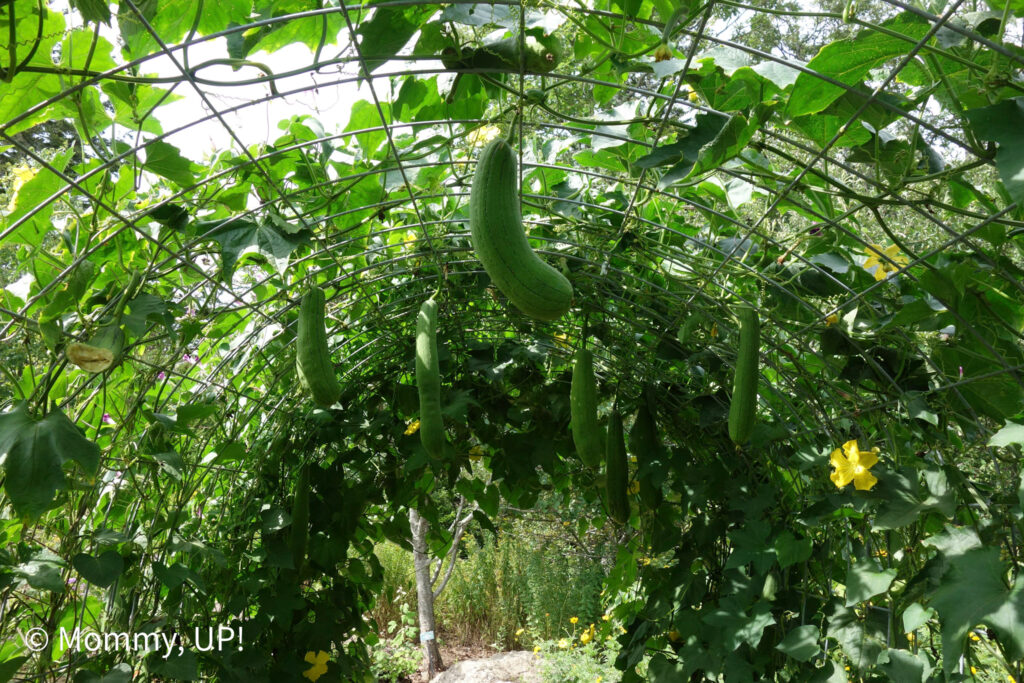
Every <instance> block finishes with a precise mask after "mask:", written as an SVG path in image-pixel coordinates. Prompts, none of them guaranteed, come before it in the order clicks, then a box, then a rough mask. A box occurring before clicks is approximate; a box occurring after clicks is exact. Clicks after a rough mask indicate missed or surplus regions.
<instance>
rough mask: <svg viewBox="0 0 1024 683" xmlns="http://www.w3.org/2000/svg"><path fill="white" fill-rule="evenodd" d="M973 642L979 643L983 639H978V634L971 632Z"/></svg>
mask: <svg viewBox="0 0 1024 683" xmlns="http://www.w3.org/2000/svg"><path fill="white" fill-rule="evenodd" d="M971 640H973V641H974V642H978V641H979V640H981V638H979V637H978V634H977V633H975V632H974V631H971Z"/></svg>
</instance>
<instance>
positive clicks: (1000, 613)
mask: <svg viewBox="0 0 1024 683" xmlns="http://www.w3.org/2000/svg"><path fill="white" fill-rule="evenodd" d="M944 554H945V555H946V559H947V560H948V561H949V569H948V570H947V572H946V574H945V575H944V576H943V582H942V585H941V586H939V587H938V588H937V589H936V590H935V592H934V593H933V594H932V606H933V607H934V608H935V611H936V612H938V614H939V621H940V622H941V624H942V666H943V670H944V671H945V672H946V674H947V675H949V674H950V673H952V672H953V671H954V669H956V667H957V664H958V661H959V659H960V655H961V654H963V652H964V647H965V645H966V640H967V633H968V631H969V630H970V629H972V628H974V627H975V626H977V625H978V624H987V625H988V626H991V627H992V628H993V629H995V630H996V631H997V633H998V634H999V636H1000V642H1001V643H1002V644H1003V645H1004V647H1007V648H1009V650H1010V655H1011V657H1012V658H1017V657H1019V656H1020V653H1021V652H1024V581H1018V582H1017V583H1016V585H1014V586H1013V588H1007V587H1006V582H1005V580H1004V577H1005V574H1006V569H1005V567H1004V566H1003V563H1002V561H1001V560H1000V559H999V549H998V548H992V547H983V548H974V549H971V550H967V551H966V552H962V553H958V554H952V553H950V554H946V553H944Z"/></svg>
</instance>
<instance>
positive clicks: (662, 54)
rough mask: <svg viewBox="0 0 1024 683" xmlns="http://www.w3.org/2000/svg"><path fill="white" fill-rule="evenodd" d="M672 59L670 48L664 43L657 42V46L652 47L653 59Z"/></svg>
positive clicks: (660, 60)
mask: <svg viewBox="0 0 1024 683" xmlns="http://www.w3.org/2000/svg"><path fill="white" fill-rule="evenodd" d="M669 59H672V48H670V47H669V46H668V45H666V44H665V43H659V44H658V47H656V48H655V49H654V61H656V62H664V61H667V60H669Z"/></svg>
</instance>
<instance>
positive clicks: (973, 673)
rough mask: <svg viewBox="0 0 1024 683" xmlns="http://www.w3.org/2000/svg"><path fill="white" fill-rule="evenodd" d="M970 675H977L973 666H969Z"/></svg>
mask: <svg viewBox="0 0 1024 683" xmlns="http://www.w3.org/2000/svg"><path fill="white" fill-rule="evenodd" d="M971 675H972V676H977V675H978V670H977V669H975V668H974V667H973V666H972V667H971Z"/></svg>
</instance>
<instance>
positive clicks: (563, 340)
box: [555, 332, 569, 349]
mask: <svg viewBox="0 0 1024 683" xmlns="http://www.w3.org/2000/svg"><path fill="white" fill-rule="evenodd" d="M555 346H561V347H562V348H563V349H567V348H569V337H568V336H567V335H565V334H562V333H561V332H559V333H558V334H556V335H555Z"/></svg>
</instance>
